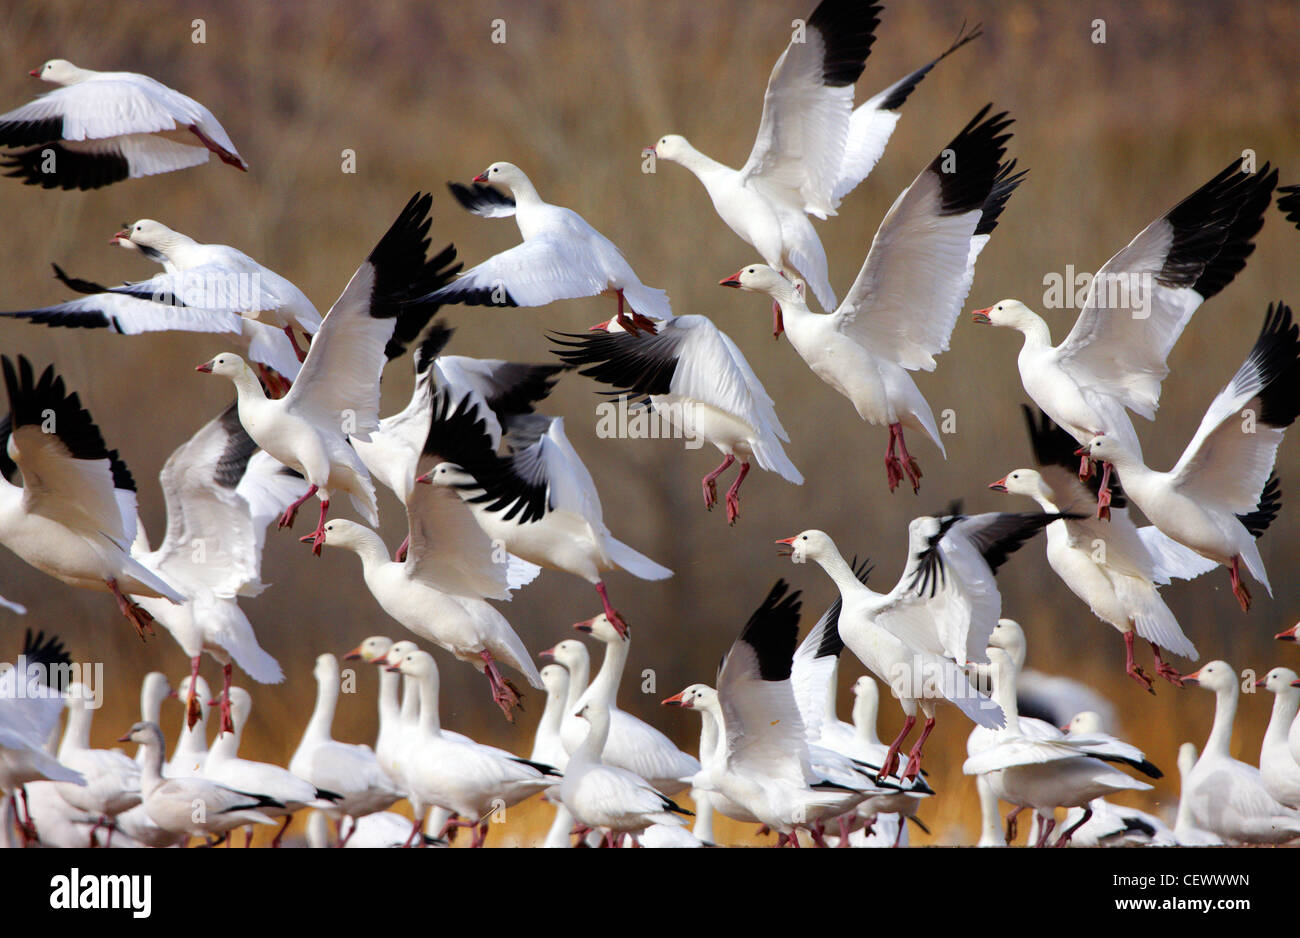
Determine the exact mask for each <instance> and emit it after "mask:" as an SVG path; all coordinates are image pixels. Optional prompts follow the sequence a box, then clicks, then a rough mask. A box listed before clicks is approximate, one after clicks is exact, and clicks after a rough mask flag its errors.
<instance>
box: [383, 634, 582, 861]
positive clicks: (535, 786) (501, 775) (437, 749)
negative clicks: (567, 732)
mask: <svg viewBox="0 0 1300 938" xmlns="http://www.w3.org/2000/svg"><path fill="white" fill-rule="evenodd" d="M390 655H391V652H390ZM388 661H389V663H388V667H389V668H391V669H393V670H395V671H400V672H401V673H402V674H404V675H406V676H408V677H412V678H415V679H416V681H417V683H418V684H419V688H420V724H419V725H420V733H419V739H418V740H417V741H416V742H415V743H414V747H413V749H412V751H411V752H410V753H409V755H408V756H407V757H406V763H405V766H404V773H403V774H404V775H405V778H406V781H407V784H408V786H409V787H410V788H411V789H412V793H413V794H415V795H416V796H417V797H418V798H419V800H420V802H421V803H423V804H426V805H428V804H432V805H439V806H440V807H443V808H446V809H447V810H449V811H452V812H453V813H454V814H456V815H458V816H459V817H460V819H461V820H459V821H454V822H449V823H455V824H458V825H459V826H466V827H472V828H474V839H473V841H472V843H471V846H473V847H481V846H483V842H484V840H485V839H486V837H487V832H488V824H489V822H490V818H491V816H492V815H493V814H494V813H495V812H497V811H500V810H503V809H505V808H509V807H512V806H514V805H516V804H518V803H519V802H521V801H523V800H524V799H526V798H529V797H531V796H532V795H534V794H536V793H537V792H539V791H542V790H544V789H546V788H549V787H550V786H552V785H554V784H555V783H556V780H557V779H559V777H560V772H559V771H558V770H557V769H555V768H554V767H553V766H549V765H544V764H541V763H534V762H531V761H529V760H527V759H521V758H519V757H517V756H512V755H511V754H510V753H508V752H506V751H505V750H502V749H496V748H493V747H491V746H482V745H479V744H478V743H475V742H472V741H468V740H464V739H456V738H453V737H450V736H444V735H443V733H442V724H441V721H440V719H439V716H438V665H437V663H436V662H435V661H434V660H433V656H432V655H431V654H429V653H428V652H427V651H421V650H419V649H415V650H413V651H408V652H407V653H406V654H404V655H402V656H401V657H400V658H398V659H396V660H393V659H391V658H390V659H388ZM423 820H424V819H423V818H422V817H420V816H418V812H417V817H416V819H415V824H414V826H413V828H412V829H413V831H416V832H418V831H419V827H420V824H421V823H422V822H423Z"/></svg>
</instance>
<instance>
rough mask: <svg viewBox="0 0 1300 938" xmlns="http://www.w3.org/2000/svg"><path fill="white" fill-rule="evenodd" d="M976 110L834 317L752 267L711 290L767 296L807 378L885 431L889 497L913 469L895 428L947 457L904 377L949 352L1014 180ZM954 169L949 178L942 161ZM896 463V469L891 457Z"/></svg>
mask: <svg viewBox="0 0 1300 938" xmlns="http://www.w3.org/2000/svg"><path fill="white" fill-rule="evenodd" d="M991 108H992V105H986V106H985V107H984V108H983V109H982V110H981V111H980V112H979V113H978V114H976V115H975V117H974V118H973V119H972V120H971V122H970V123H969V124H967V125H966V126H965V127H964V128H963V129H962V131H961V132H960V133H959V134H958V135H957V136H956V137H955V138H954V139H953V140H952V142H951V143H949V144H948V146H947V147H945V148H944V149H943V150H942V151H941V152H940V154H939V155H938V156H936V157H935V158H934V160H933V161H932V162H931V163H930V165H929V166H927V167H926V168H925V170H924V171H923V172H922V173H921V174H920V175H919V176H917V178H916V180H915V181H914V182H913V183H912V184H911V185H910V186H908V187H907V188H906V189H904V190H903V192H902V193H901V194H900V195H899V197H898V198H897V199H896V200H895V201H894V204H893V206H892V207H891V208H890V210H889V212H888V213H887V214H886V215H885V218H884V221H882V222H881V223H880V228H879V230H878V231H877V232H876V237H875V239H874V240H873V241H872V244H871V250H870V251H869V252H868V253H867V259H866V261H865V262H864V263H863V265H862V270H861V271H860V272H859V273H858V278H857V280H855V281H854V283H853V286H852V287H851V288H850V289H849V293H848V295H847V296H846V297H845V298H844V302H842V303H841V304H840V305H839V307H838V308H837V309H836V310H835V312H833V313H830V314H819V313H814V312H812V311H811V310H810V309H809V308H808V306H807V304H806V303H805V302H804V299H803V296H802V292H801V290H800V289H799V288H798V285H797V284H794V283H791V282H790V281H789V280H786V279H785V277H783V276H782V275H781V274H780V273H779V272H778V271H777V270H775V269H774V268H772V267H769V266H765V265H762V264H755V265H752V266H749V267H743V268H741V269H740V270H738V271H736V273H734V274H732V275H731V276H730V277H727V278H725V279H723V280H721V281H719V283H720V284H721V285H722V286H724V287H736V288H739V289H742V290H748V291H750V292H758V293H766V294H768V295H769V296H771V297H772V298H773V299H775V300H776V301H777V303H779V304H780V306H781V308H782V309H783V310H784V313H783V316H784V319H785V320H786V321H787V322H786V325H787V326H788V328H789V333H790V342H791V344H792V345H794V348H795V351H797V352H798V353H799V355H800V357H801V358H803V360H804V361H805V362H806V363H807V364H808V367H809V368H811V369H812V371H813V373H814V374H816V375H817V376H818V377H819V378H821V379H822V380H823V381H825V382H826V383H827V384H829V385H830V386H831V387H832V388H834V389H835V390H837V391H839V392H840V393H841V394H843V395H844V396H845V397H847V398H848V399H849V400H850V401H852V403H853V406H854V408H855V409H856V410H857V412H858V416H860V417H861V418H862V419H863V420H866V421H867V422H868V423H870V424H871V425H873V426H876V425H879V424H885V425H886V426H888V427H889V445H888V447H887V448H886V451H885V475H886V479H887V481H888V483H889V490H890V491H891V492H892V491H893V490H894V489H895V488H896V487H897V486H898V483H899V482H900V481H902V479H903V475H904V474H905V473H906V475H907V478H908V479H909V480H910V481H911V483H912V489H913V491H918V490H919V489H920V485H921V470H920V467H919V465H918V464H917V462H916V460H915V459H914V458H912V456H911V454H910V453H909V452H908V450H907V443H906V441H905V440H904V436H903V431H904V428H910V429H912V430H915V431H917V432H920V433H924V434H926V435H927V436H929V437H930V439H931V440H933V441H934V445H935V446H937V447H938V448H939V451H940V452H942V453H944V457H945V458H947V454H946V452H945V450H944V446H943V442H942V441H941V440H940V438H939V428H938V425H937V424H936V423H935V419H934V413H933V412H932V411H931V409H930V405H929V403H928V402H927V401H926V400H925V398H924V396H922V394H921V392H920V390H919V389H918V388H917V386H916V383H915V382H914V381H913V380H912V377H911V375H909V374H908V372H909V371H916V370H918V369H919V370H924V371H933V370H934V368H935V360H934V356H936V355H938V354H939V353H940V352H943V351H945V350H946V349H947V348H948V341H949V338H950V336H951V335H952V329H953V326H954V325H956V322H957V317H958V316H959V315H960V314H961V306H962V302H963V300H964V299H965V297H966V294H967V293H968V292H969V291H970V286H971V281H972V279H973V278H974V276H975V261H976V259H977V258H978V257H979V254H980V252H981V251H982V250H983V248H984V245H985V244H987V242H988V239H989V236H990V234H991V233H992V231H993V229H994V228H995V227H996V225H997V219H998V216H999V215H1000V214H1001V212H1002V209H1003V208H1004V207H1005V205H1006V201H1007V199H1008V198H1009V197H1010V196H1011V193H1012V192H1013V191H1014V190H1015V188H1016V186H1018V185H1019V183H1020V180H1021V178H1022V177H1023V176H1024V173H1016V174H1014V175H1013V174H1012V170H1013V168H1014V166H1015V163H1014V161H1012V162H1009V163H1003V162H1002V157H1003V155H1004V154H1005V152H1006V149H1005V144H1006V142H1007V140H1009V139H1010V137H1011V135H1010V134H1009V133H1006V132H1005V131H1006V128H1007V127H1008V126H1009V125H1010V124H1011V119H1010V118H1009V117H1007V115H1006V112H1005V111H1004V112H1001V113H998V114H993V115H991V116H990V115H989V111H990V109H991ZM950 160H955V163H952V164H951V165H954V166H955V167H956V168H955V170H953V171H952V172H948V171H946V170H947V169H949V168H951V166H950V164H949V161H950ZM900 454H901V459H900Z"/></svg>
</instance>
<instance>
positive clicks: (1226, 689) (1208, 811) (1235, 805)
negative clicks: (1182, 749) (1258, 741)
mask: <svg viewBox="0 0 1300 938" xmlns="http://www.w3.org/2000/svg"><path fill="white" fill-rule="evenodd" d="M1183 680H1184V681H1187V682H1189V683H1192V684H1197V685H1199V686H1201V687H1204V688H1205V689H1206V690H1208V691H1212V692H1213V693H1214V725H1213V727H1212V728H1211V729H1210V737H1209V739H1207V740H1206V741H1205V749H1204V750H1203V751H1202V752H1201V757H1200V758H1199V759H1197V760H1196V764H1195V765H1194V766H1193V767H1192V770H1191V771H1190V772H1189V773H1188V774H1187V775H1186V776H1185V777H1184V779H1183V791H1182V796H1181V800H1180V801H1179V803H1178V807H1179V812H1180V814H1181V812H1182V808H1183V803H1184V802H1186V803H1187V820H1188V821H1189V822H1190V823H1191V824H1192V825H1193V826H1195V827H1198V828H1201V829H1202V830H1206V831H1209V832H1211V833H1212V834H1215V835H1217V836H1219V837H1221V838H1223V839H1224V840H1226V841H1228V842H1229V843H1235V844H1284V843H1289V842H1290V841H1292V840H1295V839H1296V838H1300V811H1297V810H1295V809H1293V808H1288V807H1287V806H1286V805H1284V804H1282V803H1281V802H1279V801H1278V800H1277V799H1276V798H1274V797H1273V796H1272V795H1270V794H1269V792H1268V789H1267V788H1266V787H1265V786H1264V780H1263V777H1262V775H1261V774H1260V771H1259V769H1257V768H1255V767H1254V766H1253V765H1248V764H1246V763H1245V762H1241V761H1240V760H1237V759H1234V758H1232V755H1231V752H1230V749H1231V745H1232V724H1233V722H1234V721H1235V720H1236V718H1237V700H1238V694H1239V688H1238V683H1239V682H1238V678H1237V673H1236V672H1235V671H1233V670H1232V666H1231V665H1230V664H1228V663H1227V662H1226V661H1211V662H1210V663H1209V664H1206V665H1203V666H1202V667H1201V669H1200V670H1199V671H1195V672H1193V673H1191V674H1188V675H1186V676H1185V677H1184V678H1183Z"/></svg>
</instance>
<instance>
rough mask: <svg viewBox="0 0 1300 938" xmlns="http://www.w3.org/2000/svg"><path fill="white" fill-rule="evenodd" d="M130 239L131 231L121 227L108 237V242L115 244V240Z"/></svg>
mask: <svg viewBox="0 0 1300 938" xmlns="http://www.w3.org/2000/svg"><path fill="white" fill-rule="evenodd" d="M130 240H131V232H130V231H129V230H128V229H126V228H123V229H122V230H121V231H119V232H118V233H117V234H115V235H113V237H111V238H109V239H108V243H109V244H117V242H119V241H130Z"/></svg>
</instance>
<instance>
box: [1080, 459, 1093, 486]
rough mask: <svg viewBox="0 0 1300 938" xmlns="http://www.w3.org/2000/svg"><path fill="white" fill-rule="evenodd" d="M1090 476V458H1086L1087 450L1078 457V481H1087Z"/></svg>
mask: <svg viewBox="0 0 1300 938" xmlns="http://www.w3.org/2000/svg"><path fill="white" fill-rule="evenodd" d="M1091 478H1092V460H1091V459H1090V458H1088V454H1087V452H1084V453H1083V455H1081V456H1080V457H1079V481H1080V482H1087V481H1088V480H1089V479H1091Z"/></svg>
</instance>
